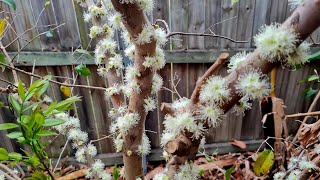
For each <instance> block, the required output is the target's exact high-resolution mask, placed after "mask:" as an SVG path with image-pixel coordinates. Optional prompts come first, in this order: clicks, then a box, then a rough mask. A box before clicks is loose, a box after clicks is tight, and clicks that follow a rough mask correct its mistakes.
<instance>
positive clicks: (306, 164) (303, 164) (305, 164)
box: [299, 160, 317, 170]
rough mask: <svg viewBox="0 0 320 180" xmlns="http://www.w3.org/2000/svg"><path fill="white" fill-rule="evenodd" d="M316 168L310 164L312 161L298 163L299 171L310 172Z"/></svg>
mask: <svg viewBox="0 0 320 180" xmlns="http://www.w3.org/2000/svg"><path fill="white" fill-rule="evenodd" d="M316 167H317V166H316V165H315V164H314V163H313V162H312V161H308V160H301V161H299V169H300V170H305V169H306V170H310V169H314V168H316Z"/></svg>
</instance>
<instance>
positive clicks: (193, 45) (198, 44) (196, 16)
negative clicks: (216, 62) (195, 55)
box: [188, 0, 205, 49]
mask: <svg viewBox="0 0 320 180" xmlns="http://www.w3.org/2000/svg"><path fill="white" fill-rule="evenodd" d="M188 9H190V10H191V9H192V11H189V13H188V19H189V20H188V21H189V25H188V32H195V33H203V32H204V30H205V1H204V0H201V1H198V0H189V7H188ZM188 44H189V45H188V49H204V37H199V36H189V37H188Z"/></svg>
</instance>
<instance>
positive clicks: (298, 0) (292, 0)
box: [288, 0, 304, 11]
mask: <svg viewBox="0 0 320 180" xmlns="http://www.w3.org/2000/svg"><path fill="white" fill-rule="evenodd" d="M288 2H289V5H290V11H293V10H295V9H296V8H297V7H299V6H301V5H303V3H304V0H289V1H288Z"/></svg>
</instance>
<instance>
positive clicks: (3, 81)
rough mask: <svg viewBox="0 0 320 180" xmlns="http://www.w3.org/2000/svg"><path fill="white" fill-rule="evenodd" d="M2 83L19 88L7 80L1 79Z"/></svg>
mask: <svg viewBox="0 0 320 180" xmlns="http://www.w3.org/2000/svg"><path fill="white" fill-rule="evenodd" d="M0 81H2V82H5V83H8V84H9V85H11V86H13V87H17V86H16V85H15V84H13V83H12V82H10V81H7V80H5V79H1V78H0Z"/></svg>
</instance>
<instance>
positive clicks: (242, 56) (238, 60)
mask: <svg viewBox="0 0 320 180" xmlns="http://www.w3.org/2000/svg"><path fill="white" fill-rule="evenodd" d="M249 55H250V53H246V52H245V51H243V52H239V53H237V54H236V55H234V56H232V57H231V58H230V63H229V64H228V68H229V69H228V72H232V71H234V70H235V69H236V68H237V67H239V66H240V65H241V64H242V63H243V61H245V60H246V59H247V57H248V56H249Z"/></svg>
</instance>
